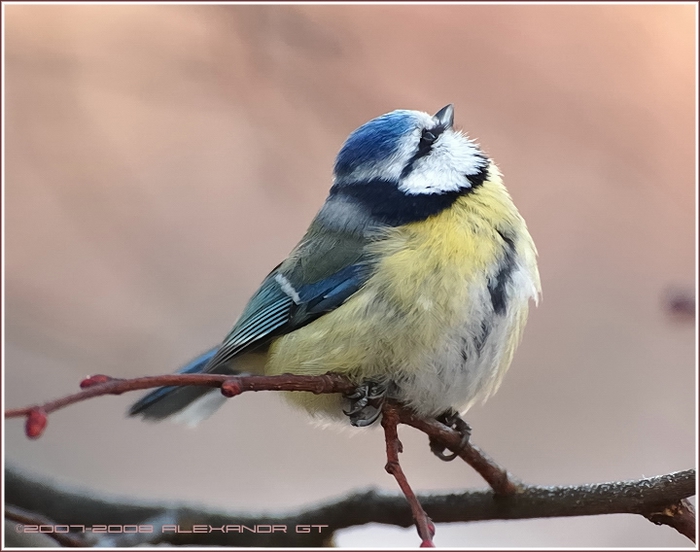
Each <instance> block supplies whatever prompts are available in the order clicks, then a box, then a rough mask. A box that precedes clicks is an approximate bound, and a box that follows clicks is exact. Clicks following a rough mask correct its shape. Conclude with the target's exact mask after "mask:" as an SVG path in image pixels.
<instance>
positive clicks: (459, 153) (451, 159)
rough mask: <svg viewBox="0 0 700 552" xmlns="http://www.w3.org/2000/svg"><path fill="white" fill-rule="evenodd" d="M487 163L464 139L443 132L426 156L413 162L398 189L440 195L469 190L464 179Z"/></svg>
mask: <svg viewBox="0 0 700 552" xmlns="http://www.w3.org/2000/svg"><path fill="white" fill-rule="evenodd" d="M485 165H486V160H485V157H484V155H483V154H482V153H481V151H480V150H479V149H478V148H477V146H476V145H475V144H474V143H473V142H471V141H470V140H469V139H468V138H467V137H466V136H464V135H463V134H461V133H459V132H455V131H453V130H447V131H445V132H444V133H443V134H442V135H441V136H440V137H439V138H438V139H437V141H436V142H435V144H434V145H433V149H432V151H431V152H430V154H428V155H427V156H425V157H423V158H422V159H419V160H417V161H416V163H415V166H414V167H413V170H412V171H411V173H410V174H409V175H408V176H407V177H406V178H404V179H403V180H402V181H401V182H400V184H399V189H400V190H402V191H404V192H406V193H407V194H412V195H418V194H440V193H445V192H456V191H459V190H463V189H464V188H469V187H471V183H470V182H469V179H468V178H467V176H471V175H475V174H478V173H479V172H480V171H482V170H483V169H484V167H485Z"/></svg>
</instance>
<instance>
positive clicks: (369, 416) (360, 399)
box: [343, 380, 388, 427]
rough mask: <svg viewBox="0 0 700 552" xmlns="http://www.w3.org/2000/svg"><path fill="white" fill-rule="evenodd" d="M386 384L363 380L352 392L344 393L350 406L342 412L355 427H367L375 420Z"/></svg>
mask: <svg viewBox="0 0 700 552" xmlns="http://www.w3.org/2000/svg"><path fill="white" fill-rule="evenodd" d="M387 388H388V387H387V384H386V383H379V382H376V381H372V380H364V381H363V382H362V383H361V384H360V385H358V387H357V389H355V391H353V392H352V393H347V394H345V395H344V397H345V398H346V399H348V400H349V401H350V408H348V409H347V410H343V413H344V414H345V415H346V416H347V417H348V418H350V423H351V424H352V425H354V426H355V427H367V426H369V425H372V424H373V423H374V422H376V421H377V419H378V418H379V416H380V415H381V413H382V405H383V404H384V401H385V399H386V396H387Z"/></svg>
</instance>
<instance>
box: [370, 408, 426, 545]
mask: <svg viewBox="0 0 700 552" xmlns="http://www.w3.org/2000/svg"><path fill="white" fill-rule="evenodd" d="M399 423H400V420H399V413H398V411H397V409H396V407H395V406H393V405H392V404H390V403H389V402H385V403H384V406H383V407H382V427H383V428H384V436H385V440H386V460H387V462H386V466H385V469H386V471H387V472H388V473H390V474H391V475H393V476H394V479H396V482H397V483H398V484H399V487H400V488H401V492H403V494H404V496H405V497H406V500H407V501H408V505H409V506H410V507H411V514H412V515H413V522H414V523H415V524H416V529H417V530H418V536H420V538H421V548H434V547H435V544H434V543H433V537H434V536H435V526H434V525H433V522H432V521H430V518H429V517H428V514H426V513H425V510H424V509H423V507H422V506H421V504H420V502H419V501H418V498H417V497H416V494H415V493H414V492H413V489H411V486H410V485H409V483H408V479H406V474H404V472H403V469H402V468H401V464H400V462H399V454H400V453H402V452H403V445H402V444H401V441H400V440H399V432H398V425H399Z"/></svg>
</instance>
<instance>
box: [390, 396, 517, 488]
mask: <svg viewBox="0 0 700 552" xmlns="http://www.w3.org/2000/svg"><path fill="white" fill-rule="evenodd" d="M398 412H399V414H400V421H401V423H403V424H406V425H409V426H411V427H414V428H416V429H418V430H419V431H422V432H423V433H425V434H426V435H428V436H429V437H430V438H432V439H434V440H435V441H438V442H440V444H442V445H445V446H446V447H447V448H448V449H450V450H451V451H452V452H456V453H457V454H458V455H459V456H460V458H462V459H463V460H464V461H465V462H466V463H467V464H469V465H470V466H471V467H472V468H474V469H475V470H476V471H477V472H478V473H479V475H481V477H483V478H484V480H485V481H486V482H487V483H488V484H489V485H490V486H491V488H492V489H493V492H494V493H495V494H496V495H498V496H509V495H512V494H515V493H517V492H518V490H519V489H520V487H521V485H522V483H520V482H519V481H518V480H517V479H516V478H515V477H513V476H512V475H511V474H510V473H508V471H507V470H506V469H505V468H502V467H501V466H499V465H498V464H497V463H496V461H495V460H493V459H492V458H491V457H490V456H488V455H487V454H486V453H485V452H484V451H482V450H481V449H480V448H479V447H477V446H476V445H473V444H472V443H471V442H470V443H467V444H466V445H464V446H463V444H462V436H461V435H460V434H459V433H458V432H457V431H455V430H453V429H451V428H449V427H447V426H446V425H444V424H441V423H440V422H438V421H437V420H433V419H426V418H419V417H418V416H416V415H415V414H414V413H413V412H411V411H410V410H408V409H406V408H400V409H399V410H398Z"/></svg>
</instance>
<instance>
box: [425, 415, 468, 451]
mask: <svg viewBox="0 0 700 552" xmlns="http://www.w3.org/2000/svg"><path fill="white" fill-rule="evenodd" d="M436 420H437V421H438V422H440V423H441V424H444V425H446V426H447V427H449V428H450V429H453V430H455V431H456V432H457V433H459V434H460V435H461V436H462V440H461V441H460V444H459V448H458V449H457V452H453V453H452V454H445V448H446V447H445V446H444V445H442V444H440V443H438V442H436V441H434V440H433V439H432V438H431V439H430V450H431V451H432V452H433V454H434V455H435V456H437V457H438V458H439V459H440V460H444V461H445V462H451V461H452V460H454V459H455V458H457V456H459V452H460V451H461V450H462V449H463V448H464V447H466V446H467V445H468V444H469V438H470V437H471V434H472V428H471V426H470V425H469V424H468V423H467V422H465V421H464V420H463V419H462V418H461V417H460V415H459V414H458V413H457V412H455V411H454V410H448V411H446V412H444V413H442V414H440V415H439V416H438V417H437V418H436Z"/></svg>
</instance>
